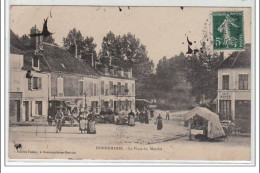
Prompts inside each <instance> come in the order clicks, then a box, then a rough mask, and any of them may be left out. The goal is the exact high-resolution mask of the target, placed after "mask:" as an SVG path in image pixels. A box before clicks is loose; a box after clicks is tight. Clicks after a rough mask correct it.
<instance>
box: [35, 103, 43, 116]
mask: <svg viewBox="0 0 260 173" xmlns="http://www.w3.org/2000/svg"><path fill="white" fill-rule="evenodd" d="M35 114H36V115H42V102H41V101H36V102H35Z"/></svg>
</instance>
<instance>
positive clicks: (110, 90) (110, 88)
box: [109, 81, 114, 95]
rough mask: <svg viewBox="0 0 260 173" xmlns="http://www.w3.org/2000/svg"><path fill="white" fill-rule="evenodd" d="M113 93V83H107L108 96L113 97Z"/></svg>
mask: <svg viewBox="0 0 260 173" xmlns="http://www.w3.org/2000/svg"><path fill="white" fill-rule="evenodd" d="M113 92H114V86H113V82H112V81H109V94H110V95H114V94H113Z"/></svg>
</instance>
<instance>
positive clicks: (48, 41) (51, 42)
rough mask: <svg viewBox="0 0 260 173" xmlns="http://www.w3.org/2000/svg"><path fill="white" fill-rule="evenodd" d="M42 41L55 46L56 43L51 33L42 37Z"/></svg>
mask: <svg viewBox="0 0 260 173" xmlns="http://www.w3.org/2000/svg"><path fill="white" fill-rule="evenodd" d="M43 42H45V43H49V44H53V45H56V46H57V44H56V43H55V39H54V38H53V37H52V35H50V36H48V37H43Z"/></svg>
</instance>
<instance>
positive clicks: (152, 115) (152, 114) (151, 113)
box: [150, 109, 154, 118]
mask: <svg viewBox="0 0 260 173" xmlns="http://www.w3.org/2000/svg"><path fill="white" fill-rule="evenodd" d="M150 115H151V118H153V117H154V112H153V110H152V109H151V110H150Z"/></svg>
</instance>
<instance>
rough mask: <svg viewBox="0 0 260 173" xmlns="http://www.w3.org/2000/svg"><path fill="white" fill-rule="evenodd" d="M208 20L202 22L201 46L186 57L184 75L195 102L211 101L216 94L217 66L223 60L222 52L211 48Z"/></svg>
mask: <svg viewBox="0 0 260 173" xmlns="http://www.w3.org/2000/svg"><path fill="white" fill-rule="evenodd" d="M209 26H210V21H209V20H208V19H207V20H206V21H205V23H204V28H203V31H202V33H203V37H202V39H201V41H200V43H201V48H200V51H199V52H197V53H193V54H192V55H189V56H187V58H186V65H187V71H186V77H187V80H188V82H190V83H191V85H192V90H191V94H192V95H193V96H195V97H196V102H197V103H201V102H205V101H206V100H208V101H209V102H211V103H212V102H213V100H214V99H215V98H216V96H217V85H218V81H217V69H216V68H217V66H218V65H219V64H220V63H221V62H222V60H223V56H224V55H223V52H220V53H216V52H214V51H213V50H212V44H213V41H212V39H211V38H212V33H211V31H210V30H209V29H208V27H209Z"/></svg>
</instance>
